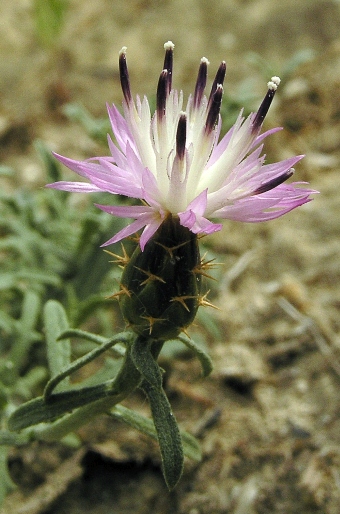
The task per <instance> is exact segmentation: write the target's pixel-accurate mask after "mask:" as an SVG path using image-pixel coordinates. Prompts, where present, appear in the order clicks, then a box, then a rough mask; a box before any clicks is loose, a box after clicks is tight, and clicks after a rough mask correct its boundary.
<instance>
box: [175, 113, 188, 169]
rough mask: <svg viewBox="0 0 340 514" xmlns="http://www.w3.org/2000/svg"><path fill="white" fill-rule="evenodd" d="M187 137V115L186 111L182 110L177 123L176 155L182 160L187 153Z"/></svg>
mask: <svg viewBox="0 0 340 514" xmlns="http://www.w3.org/2000/svg"><path fill="white" fill-rule="evenodd" d="M186 139H187V117H186V114H185V112H182V113H181V115H180V117H179V120H178V125H177V132H176V155H177V157H178V158H179V159H180V160H183V158H184V155H185V144H186Z"/></svg>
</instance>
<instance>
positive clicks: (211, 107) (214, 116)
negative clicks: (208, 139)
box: [204, 84, 223, 134]
mask: <svg viewBox="0 0 340 514" xmlns="http://www.w3.org/2000/svg"><path fill="white" fill-rule="evenodd" d="M222 95H223V86H222V84H217V88H216V90H215V93H214V94H213V95H212V97H211V98H210V100H209V104H208V114H207V121H206V122H205V127H204V130H205V133H206V134H210V132H212V130H213V129H214V127H215V125H216V123H217V120H218V116H219V114H220V109H221V103H222Z"/></svg>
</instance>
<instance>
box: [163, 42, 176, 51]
mask: <svg viewBox="0 0 340 514" xmlns="http://www.w3.org/2000/svg"><path fill="white" fill-rule="evenodd" d="M174 48H175V45H174V44H173V42H172V41H167V42H166V43H164V50H173V49H174Z"/></svg>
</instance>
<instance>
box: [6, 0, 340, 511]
mask: <svg viewBox="0 0 340 514" xmlns="http://www.w3.org/2000/svg"><path fill="white" fill-rule="evenodd" d="M339 29H340V2H339V1H337V0H285V1H284V2H275V1H272V0H209V2H206V1H204V0H158V1H156V0H131V1H126V0H124V1H123V0H115V1H112V0H111V1H110V0H96V1H95V2H93V1H92V0H13V1H11V2H10V1H8V0H7V1H6V0H4V1H2V2H1V5H0V31H1V37H0V189H1V195H0V199H1V201H2V206H1V211H0V215H1V218H0V224H1V225H0V230H1V241H0V265H1V270H0V291H1V295H2V299H1V300H0V304H1V305H0V307H1V309H2V314H1V316H0V329H1V332H0V334H1V337H2V342H1V343H0V352H1V355H2V360H3V366H2V367H1V370H0V380H1V381H2V384H3V387H2V391H3V392H2V393H1V395H2V396H1V398H2V399H1V402H2V405H4V406H6V407H4V408H7V407H8V406H9V405H12V406H14V404H18V403H20V402H21V401H24V400H27V399H29V398H32V397H34V396H36V395H38V394H41V387H42V385H43V384H44V381H46V376H47V368H46V359H45V356H44V352H45V347H44V339H43V330H42V321H41V314H40V312H41V305H42V304H43V303H44V302H45V301H46V299H49V298H53V299H58V300H60V301H61V302H62V304H63V305H64V307H65V309H66V310H67V312H68V315H69V317H70V320H71V323H72V326H78V327H81V328H86V329H87V330H93V331H96V332H98V333H100V334H102V335H105V336H107V337H109V336H110V333H112V332H114V333H115V332H117V331H120V330H122V329H123V328H124V324H123V322H122V320H121V318H120V315H119V312H118V309H117V307H116V304H114V303H113V302H112V303H108V301H107V300H105V297H106V296H108V295H109V294H110V293H111V294H112V292H114V290H116V289H117V281H119V270H116V269H115V270H113V266H112V264H110V263H109V257H108V256H107V255H105V254H103V252H102V250H101V249H99V245H100V244H101V243H103V242H104V241H105V240H106V239H108V237H109V235H112V233H113V232H114V231H116V230H117V229H118V228H121V227H120V226H119V223H118V222H116V221H114V220H112V218H111V217H109V216H107V215H106V214H105V213H97V211H96V210H95V209H94V208H93V207H92V203H93V201H94V198H87V197H86V198H83V197H82V196H81V195H79V196H80V198H78V195H67V199H66V200H63V199H61V195H64V194H65V193H59V192H57V191H51V190H49V191H46V190H44V189H43V186H44V185H45V184H46V183H47V182H51V181H52V180H55V179H56V178H58V177H61V176H62V177H68V178H72V179H73V178H74V176H73V175H72V173H71V172H70V171H69V170H66V169H63V170H61V169H60V168H58V169H57V168H56V169H55V168H54V166H55V165H54V164H53V161H52V160H51V157H50V152H51V151H56V152H58V153H61V154H62V155H66V156H68V157H70V158H73V159H77V158H87V157H92V156H94V155H105V154H106V153H107V148H106V143H105V138H106V136H105V134H106V132H108V131H109V130H110V128H109V125H108V122H107V119H106V111H105V103H106V102H110V103H111V102H114V103H116V105H118V106H119V105H121V90H120V84H119V75H118V52H119V50H120V49H121V47H122V46H127V48H128V50H127V59H128V66H129V72H130V79H131V87H132V92H133V94H140V95H144V94H146V95H147V96H148V97H149V99H150V101H151V102H152V101H153V100H154V97H155V93H156V85H157V80H158V76H159V73H160V71H161V69H162V63H163V55H164V49H163V45H164V43H165V42H166V41H168V40H171V41H173V42H174V43H175V61H174V75H173V76H174V78H173V87H175V88H177V89H183V91H184V93H185V95H188V94H189V93H190V92H191V91H192V90H193V87H194V84H195V80H196V75H197V70H198V65H199V62H200V58H201V57H202V56H205V57H207V58H208V59H209V61H210V67H209V78H210V81H212V80H213V77H214V73H215V70H216V69H217V67H218V65H219V63H220V61H221V60H225V61H226V62H227V76H226V81H225V94H224V106H223V110H222V116H223V119H224V130H226V129H227V128H228V127H230V126H231V125H232V123H233V122H234V121H235V119H236V117H237V114H238V112H239V110H240V109H241V108H242V107H244V109H245V112H246V113H248V112H250V111H252V110H255V109H256V108H257V107H258V105H259V103H260V102H261V99H262V98H263V96H264V94H265V92H266V82H267V81H268V80H269V79H270V77H271V76H272V75H278V76H280V77H281V79H282V83H281V85H280V88H279V91H278V93H277V95H276V97H275V100H274V103H273V106H272V108H271V111H270V113H269V115H268V118H267V119H266V124H265V128H267V129H268V128H271V127H274V126H282V127H283V128H284V130H283V131H281V132H280V133H278V134H275V135H273V136H272V137H271V138H270V140H268V142H267V145H266V147H265V150H266V153H267V160H268V162H269V161H277V160H281V159H284V158H287V157H289V156H292V155H297V154H306V157H305V158H304V159H303V161H301V162H300V163H299V164H298V165H297V167H296V175H295V180H297V181H308V182H309V183H310V184H311V187H312V188H313V189H316V190H318V191H320V194H319V195H317V196H315V199H314V200H313V202H311V203H310V204H308V205H305V206H303V207H302V208H301V209H297V210H294V211H293V212H291V213H289V214H288V215H286V216H284V217H283V218H280V219H278V220H275V221H272V222H269V223H263V224H257V225H247V224H241V223H234V222H228V221H226V222H225V223H224V229H223V230H222V231H221V232H218V233H216V234H214V235H212V236H209V238H205V239H204V241H203V242H202V244H203V246H204V251H206V252H208V256H209V258H215V259H216V261H217V262H219V263H222V264H221V266H218V267H217V268H216V270H214V277H215V279H217V280H216V281H215V282H211V283H210V284H209V289H211V297H212V300H213V303H214V304H215V305H216V306H217V307H218V308H219V310H216V311H214V310H212V309H211V311H210V312H209V313H207V312H206V311H204V314H202V315H201V317H200V316H199V317H198V320H197V323H196V324H195V326H194V327H193V329H192V332H191V334H192V335H193V337H195V338H198V340H199V341H200V342H201V343H202V344H203V345H205V347H206V348H207V349H208V351H209V353H210V355H211V356H212V359H213V361H214V363H215V371H214V372H213V374H212V376H211V377H209V378H208V379H205V380H202V379H201V377H200V372H199V366H198V365H197V363H195V361H194V360H192V358H191V357H190V355H189V356H188V355H187V354H181V353H180V352H179V351H177V349H169V351H168V353H167V352H165V354H164V356H163V357H162V359H163V360H162V366H163V367H164V368H165V369H166V371H167V374H166V391H167V394H168V396H169V398H170V401H171V404H172V405H173V408H174V412H175V414H176V416H177V418H178V421H179V423H180V425H181V426H182V427H184V428H185V429H186V430H188V431H189V432H192V433H194V435H196V436H197V437H198V438H199V439H200V441H201V444H202V449H203V461H202V463H201V464H197V463H192V462H191V463H190V462H187V463H186V468H185V473H184V476H183V479H182V481H181V483H180V484H179V486H178V487H177V489H176V490H175V491H173V492H172V493H168V492H167V491H166V488H165V486H164V483H163V479H162V475H161V471H160V460H159V454H158V450H157V446H156V445H155V444H154V443H153V442H152V441H151V442H149V441H148V440H147V439H146V438H145V436H141V435H139V434H138V433H136V432H135V431H133V430H132V429H126V428H125V427H121V426H120V425H119V423H118V422H116V421H114V420H112V419H109V420H104V419H103V420H102V419H99V420H95V421H93V422H92V423H91V424H90V425H89V426H88V427H87V428H86V427H85V428H84V429H83V430H82V431H81V433H80V434H78V439H77V442H74V444H73V443H72V444H71V443H70V442H69V443H68V444H67V445H62V444H50V445H47V444H42V443H40V444H38V443H34V444H32V445H30V446H29V447H24V448H19V449H18V448H17V449H15V448H14V449H13V448H12V449H11V450H10V451H9V453H8V459H9V460H8V462H9V472H10V477H11V480H12V481H14V482H15V483H16V484H17V486H18V488H17V489H13V491H12V492H11V493H10V496H8V497H7V500H6V502H7V503H5V504H4V505H5V506H4V507H3V509H4V510H3V511H2V513H3V514H11V513H12V512H13V514H14V513H15V514H18V513H20V512H22V513H24V512H25V513H26V514H27V513H30V514H35V513H36V514H38V513H41V514H64V513H65V514H66V513H68V514H75V513H78V512H82V513H87V512H89V513H90V512H91V513H92V514H114V513H130V512H131V513H132V512H134V513H140V514H142V513H149V512H154V513H161V514H163V513H164V514H167V513H169V514H171V513H175V514H177V513H178V514H225V513H233V514H267V513H268V514H269V513H285V514H291V513H292V514H293V513H299V514H301V513H315V514H337V513H338V512H339V505H340V467H339V466H340V452H339V442H340V436H339V434H340V423H339V407H340V404H339V380H340V376H339V375H340V351H339V350H340V340H339V330H340V317H339V306H340V292H339V286H338V284H339V278H340V260H339V255H340V242H339V235H340V227H339V216H340V202H339V196H338V191H339V190H340V177H339V158H340V38H339ZM210 83H211V82H210ZM75 196H77V198H74V197H75ZM65 197H66V195H65ZM98 200H99V198H98ZM100 203H104V202H103V200H102V199H100ZM52 204H53V207H52ZM107 218H110V219H107ZM106 236H107V237H106ZM202 253H203V251H202ZM33 271H34V274H33ZM25 309H26V310H25ZM24 315H25V316H26V318H29V319H30V322H29V324H30V328H29V330H30V337H29V338H28V339H27V338H26V339H25V341H24V343H23V342H22V339H20V341H21V343H20V344H18V343H17V342H15V341H18V337H19V336H20V337H21V336H22V334H23V333H24V331H25V330H26V329H27V325H25V324H24V323H22V320H23V318H25V316H24ZM26 318H25V319H26ZM25 327H26V329H25ZM110 331H111V332H110ZM18 334H19V336H18ZM13 348H14V350H13ZM79 351H80V350H79ZM9 356H10V359H11V360H8V361H7V360H6V359H9ZM12 361H13V362H14V368H15V373H13V374H12V375H10V377H9V374H8V373H9V372H8V369H7V368H8V367H7V368H6V365H5V364H4V363H6V362H12ZM38 366H39V370H40V371H39V373H40V375H39V376H36V375H34V376H35V379H34V380H33V381H32V382H29V381H28V382H24V383H27V384H28V383H29V384H30V385H29V387H26V386H25V387H26V389H25V388H24V387H23V382H22V380H23V379H25V378H27V377H28V376H31V375H29V373H31V372H33V371H34V372H37V369H38ZM13 377H14V378H13ZM80 378H81V377H80ZM20 380H21V382H20ZM27 380H28V379H27ZM18 384H19V385H18ZM19 386H20V387H19ZM24 390H25V391H24ZM13 398H14V400H13ZM130 401H131V405H130V406H132V407H136V408H140V409H141V410H142V411H144V410H145V412H146V413H147V412H148V411H147V405H145V402H144V399H143V396H142V395H141V394H140V396H138V394H137V395H136V396H135V397H134V398H132V399H131V400H130ZM143 402H144V403H143ZM72 459H73V460H72ZM65 466H68V468H67V469H69V470H70V472H69V474H68V475H67V474H65ZM65 476H67V477H68V478H65ZM56 484H61V485H60V487H57V486H56ZM51 487H52V489H53V487H54V489H55V493H54V494H52V495H51V496H48V495H47V496H46V494H47V493H46V491H47V489H48V488H51ZM10 489H11V488H8V490H10ZM46 497H47V500H46ZM27 505H28V507H27ZM25 508H26V510H25ZM20 509H21V510H20ZM27 509H28V510H27Z"/></svg>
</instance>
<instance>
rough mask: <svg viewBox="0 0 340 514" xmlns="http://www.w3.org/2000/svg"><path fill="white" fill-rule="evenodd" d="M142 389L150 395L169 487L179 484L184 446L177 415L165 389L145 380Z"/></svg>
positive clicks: (149, 398) (165, 476)
mask: <svg viewBox="0 0 340 514" xmlns="http://www.w3.org/2000/svg"><path fill="white" fill-rule="evenodd" d="M141 387H142V389H143V390H144V391H145V394H146V395H147V397H148V400H149V403H150V407H151V412H152V417H153V420H154V424H155V428H156V432H157V437H158V442H159V447H160V450H161V456H162V463H163V473H164V478H165V482H166V484H167V486H168V489H169V490H170V491H171V490H172V489H174V487H175V486H176V485H177V483H178V481H179V479H180V478H181V475H182V472H183V462H184V455H183V446H182V440H181V435H180V432H179V428H178V425H177V421H176V418H175V416H174V415H173V413H172V411H171V406H170V403H169V400H168V399H167V397H166V395H165V393H164V391H163V389H157V388H156V387H154V386H152V385H151V384H150V382H147V381H146V380H144V382H143V383H142V386H141Z"/></svg>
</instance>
